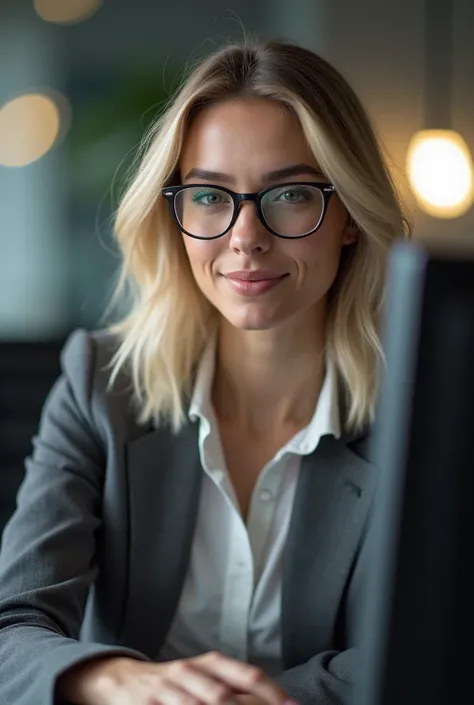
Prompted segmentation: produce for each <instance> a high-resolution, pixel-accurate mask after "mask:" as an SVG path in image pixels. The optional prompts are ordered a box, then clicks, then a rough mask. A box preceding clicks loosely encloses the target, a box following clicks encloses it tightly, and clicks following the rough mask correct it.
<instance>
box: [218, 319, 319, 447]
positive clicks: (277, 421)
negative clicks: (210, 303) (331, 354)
mask: <svg viewBox="0 0 474 705" xmlns="http://www.w3.org/2000/svg"><path fill="white" fill-rule="evenodd" d="M324 354H325V325H324V318H323V316H322V315H319V316H318V315H316V316H315V315H314V314H313V313H311V314H310V315H306V316H305V317H304V319H300V320H299V321H292V322H291V323H287V324H286V325H284V326H282V327H279V328H278V329H271V330H265V331H245V330H240V329H237V328H234V327H233V326H231V325H230V324H229V323H228V322H227V321H225V320H223V321H222V323H221V326H220V329H219V334H218V344H217V355H216V371H215V375H214V383H213V390H212V399H213V405H214V409H215V411H216V414H217V417H218V418H219V420H220V422H221V423H232V424H236V425H238V426H240V427H241V428H243V429H245V430H247V431H248V432H250V433H252V434H253V435H260V434H262V433H267V432H268V431H269V430H270V429H275V428H279V427H283V426H287V427H288V426H295V427H303V426H305V425H306V424H307V423H309V421H310V419H311V417H312V415H313V413H314V409H315V406H316V402H317V399H318V396H319V392H320V390H321V386H322V383H323V379H324V373H325V364H324V362H325V361H324Z"/></svg>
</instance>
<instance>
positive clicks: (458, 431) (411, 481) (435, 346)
mask: <svg viewBox="0 0 474 705" xmlns="http://www.w3.org/2000/svg"><path fill="white" fill-rule="evenodd" d="M473 244H474V243H473ZM472 251H473V252H474V246H473V248H472ZM383 342H384V348H385V352H386V358H387V365H386V371H385V373H384V379H383V381H382V385H381V392H380V396H379V404H378V414H377V421H376V424H375V428H374V441H373V443H374V445H373V454H374V463H375V465H376V468H377V470H378V471H379V472H380V481H379V487H378V490H377V492H376V500H375V505H374V506H375V514H374V519H373V525H372V528H373V538H372V541H373V543H372V546H373V551H374V554H373V558H374V561H373V566H372V575H371V577H370V583H369V587H368V591H367V596H366V597H367V603H366V605H365V609H364V614H363V619H362V629H361V644H362V646H361V649H360V668H359V670H358V675H357V678H356V682H355V686H354V693H353V703H354V705H473V703H474V575H473V567H474V565H473V564H474V254H472V253H471V254H467V253H466V252H464V251H463V250H459V249H457V248H456V249H454V248H452V249H449V248H443V249H441V248H440V247H439V246H438V247H434V246H432V247H431V248H429V247H428V246H426V245H421V244H406V243H404V244H403V245H400V246H398V247H396V248H394V250H393V251H392V255H391V258H390V265H389V286H388V300H387V304H386V313H385V327H384V331H383Z"/></svg>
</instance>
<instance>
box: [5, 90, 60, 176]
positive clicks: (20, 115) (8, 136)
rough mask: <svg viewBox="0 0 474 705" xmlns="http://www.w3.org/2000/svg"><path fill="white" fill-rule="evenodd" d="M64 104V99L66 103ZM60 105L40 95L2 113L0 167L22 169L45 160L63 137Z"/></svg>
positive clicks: (14, 102)
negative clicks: (47, 154) (45, 156)
mask: <svg viewBox="0 0 474 705" xmlns="http://www.w3.org/2000/svg"><path fill="white" fill-rule="evenodd" d="M63 102H64V103H65V99H63ZM60 103H61V101H60V100H59V101H55V100H54V99H53V98H51V97H49V96H47V95H44V94H41V93H29V94H26V95H22V96H19V97H17V98H14V99H13V100H10V101H9V102H8V103H5V105H4V106H3V107H2V108H1V109H0V165H3V166H7V167H20V166H26V165H27V164H31V163H32V162H35V161H37V160H38V159H40V158H41V157H42V156H44V155H45V154H46V153H47V152H48V151H49V150H50V149H51V147H52V146H53V145H54V143H55V142H56V141H57V139H58V137H59V136H60V133H61V132H63V133H64V124H62V117H63V115H62V113H64V114H65V117H66V122H67V115H66V112H65V111H62V110H61V109H60Z"/></svg>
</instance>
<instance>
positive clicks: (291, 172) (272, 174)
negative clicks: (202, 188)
mask: <svg viewBox="0 0 474 705" xmlns="http://www.w3.org/2000/svg"><path fill="white" fill-rule="evenodd" d="M301 174H314V175H315V176H318V177H319V178H321V179H325V178H326V177H325V176H324V174H323V173H322V172H321V171H320V170H319V169H317V168H316V167H314V166H311V165H310V164H293V165H292V166H286V167H283V168H282V169H275V170H274V171H268V172H267V173H266V174H263V177H262V180H263V182H264V183H271V182H272V181H278V180H280V179H287V178H288V177H290V176H301ZM189 179H202V180H203V181H224V182H226V183H229V184H235V182H236V179H235V177H234V176H232V175H231V174H225V173H224V172H222V171H209V170H208V169H198V168H195V169H191V171H188V173H187V174H186V176H185V177H184V181H189Z"/></svg>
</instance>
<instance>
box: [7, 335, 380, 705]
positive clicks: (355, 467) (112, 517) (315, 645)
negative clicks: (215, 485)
mask: <svg viewBox="0 0 474 705" xmlns="http://www.w3.org/2000/svg"><path fill="white" fill-rule="evenodd" d="M113 347H114V341H113V339H112V338H111V337H110V336H108V335H106V334H104V333H94V334H89V333H86V332H85V331H77V332H76V333H74V334H73V335H72V336H71V338H70V339H69V341H68V343H67V344H66V346H65V348H64V350H63V353H62V369H63V374H62V375H61V377H60V378H59V380H58V381H57V383H56V384H55V386H54V387H53V389H52V391H51V393H50V395H49V397H48V400H47V402H46V404H45V407H44V410H43V414H42V418H41V423H40V429H39V433H38V436H37V437H36V438H35V440H34V452H33V454H32V457H31V458H29V459H28V460H27V461H26V476H25V480H24V482H23V484H22V486H21V488H20V491H19V494H18V502H17V509H16V512H15V513H14V515H13V517H12V519H11V520H10V522H9V524H8V525H7V528H6V529H5V532H4V535H3V542H2V549H1V553H0V703H1V705H53V703H55V704H56V703H58V699H57V698H55V695H54V688H55V681H56V679H57V677H58V675H59V674H61V673H62V672H63V671H64V670H65V669H67V668H68V667H70V666H72V665H73V664H77V663H78V662H80V661H83V660H85V659H88V658H90V657H93V656H97V655H107V654H110V655H130V656H132V657H135V658H138V659H150V660H154V659H155V660H156V658H157V654H158V653H159V651H160V648H161V646H162V644H163V642H164V640H165V637H166V634H167V630H168V629H169V627H170V623H171V620H172V618H173V615H174V613H175V610H176V608H177V604H178V600H179V597H180V592H181V589H182V586H183V581H184V578H185V575H186V569H187V565H188V560H189V557H190V548H191V543H192V538H193V531H194V526H195V521H196V516H197V508H198V499H199V491H200V482H201V478H202V469H201V466H200V463H199V452H198V442H197V424H193V423H191V422H189V424H188V425H187V426H186V427H185V428H184V430H183V431H182V432H180V433H179V435H177V436H176V435H173V434H172V433H171V431H170V430H169V429H166V428H163V427H162V428H156V427H154V426H153V425H151V424H150V425H148V426H144V425H138V424H137V422H136V417H135V414H134V411H133V408H132V405H131V404H130V398H131V397H130V385H129V380H128V379H125V378H124V377H122V378H121V379H119V380H118V383H117V385H116V388H115V389H114V390H113V392H110V391H107V390H106V386H107V381H108V374H107V371H106V370H105V368H106V366H107V363H108V362H109V361H110V356H111V353H112V350H113ZM366 447H367V437H361V438H352V439H351V438H348V437H346V438H343V439H340V440H336V439H334V437H331V436H327V437H325V438H323V439H322V441H321V443H320V444H319V446H318V448H317V449H316V451H315V452H314V453H313V454H312V455H310V456H305V458H304V461H303V465H302V469H301V473H300V479H299V484H298V488H297V491H296V495H295V501H294V509H293V514H292V518H291V524H290V530H289V535H288V540H287V545H286V554H285V555H286V558H285V561H284V575H283V589H282V617H281V629H282V642H283V659H284V668H285V670H284V672H283V673H282V674H281V676H279V677H278V678H276V680H277V681H278V682H279V683H281V685H282V686H283V687H285V688H286V689H287V690H288V692H289V694H290V695H291V696H293V697H294V698H296V699H297V700H298V701H299V702H300V703H302V705H310V704H314V705H342V704H343V703H347V702H348V697H349V695H348V693H349V690H350V684H351V681H352V679H353V676H354V672H355V670H356V653H357V652H356V649H355V648H354V646H355V642H356V637H355V636H354V632H355V626H356V616H357V607H358V605H359V603H360V598H361V595H362V594H363V592H364V583H365V580H366V565H367V555H368V550H367V526H368V518H369V513H370V508H371V506H372V499H373V494H374V492H373V491H374V485H375V470H374V468H373V466H372V465H371V464H370V463H369V462H368V461H367V459H366V454H367V453H366Z"/></svg>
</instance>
